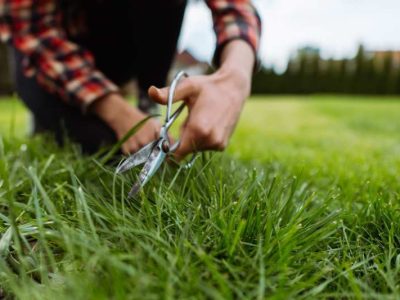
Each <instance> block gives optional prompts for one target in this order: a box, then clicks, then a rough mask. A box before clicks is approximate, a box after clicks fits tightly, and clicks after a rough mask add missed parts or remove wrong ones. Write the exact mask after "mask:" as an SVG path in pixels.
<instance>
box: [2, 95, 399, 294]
mask: <svg viewBox="0 0 400 300" xmlns="http://www.w3.org/2000/svg"><path fill="white" fill-rule="evenodd" d="M399 100H400V98H399V99H396V98H379V97H376V98H371V97H350V96H349V97H345V96H341V97H336V96H302V97H300V96H287V97H273V96H269V97H254V98H253V99H251V100H250V101H249V102H248V104H247V106H246V108H245V111H244V113H243V116H242V119H241V122H240V124H239V126H238V128H237V131H236V133H235V135H234V137H233V139H232V143H231V145H230V146H229V148H228V150H227V151H226V152H225V153H223V154H209V153H207V154H204V155H202V156H201V157H200V158H199V159H198V160H197V161H196V163H195V165H194V167H193V168H192V169H188V170H187V169H184V168H180V169H178V168H174V167H172V166H165V167H163V168H162V170H161V172H159V174H158V175H157V176H156V177H155V178H154V180H152V181H151V182H150V183H149V185H148V186H146V187H145V189H144V192H143V193H142V194H141V195H140V197H139V198H138V199H135V200H128V199H126V198H125V195H126V193H127V191H128V189H129V187H130V184H131V182H132V180H134V177H135V174H127V175H125V176H115V175H114V172H113V166H112V165H105V164H103V163H102V162H101V161H100V159H98V158H96V157H82V156H81V155H80V154H79V151H78V149H77V147H76V146H73V145H70V146H68V147H67V148H66V149H58V148H57V147H56V146H55V145H54V144H53V143H52V142H51V141H50V140H48V139H47V138H45V137H36V138H34V139H28V138H26V137H25V132H26V127H27V125H26V124H27V121H26V112H25V111H24V109H23V108H22V106H21V105H20V104H18V103H16V102H14V101H11V100H10V101H0V134H1V135H2V139H1V143H0V219H1V224H0V233H1V235H2V237H1V239H0V286H1V291H0V292H1V294H2V296H3V297H6V298H7V297H8V298H12V297H16V298H20V299H110V298H111V299H125V298H128V299H137V298H139V299H159V298H165V299H176V298H183V299H197V298H212V299H234V298H245V299H264V298H275V299H289V298H298V299H313V298H328V299H334V298H340V299H353V298H356V299H357V298H368V299H398V298H399V297H400V183H399V174H400V101H399ZM0 298H1V296H0Z"/></svg>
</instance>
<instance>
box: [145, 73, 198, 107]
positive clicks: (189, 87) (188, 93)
mask: <svg viewBox="0 0 400 300" xmlns="http://www.w3.org/2000/svg"><path fill="white" fill-rule="evenodd" d="M198 91H199V87H198V84H197V83H196V81H195V80H193V79H191V78H185V79H183V80H182V82H181V83H179V84H178V86H177V87H176V89H175V94H174V99H173V102H176V101H179V100H184V101H188V100H190V99H191V98H192V97H193V96H194V95H196V94H197V93H198ZM148 93H149V96H150V98H152V99H153V100H154V101H156V102H157V103H159V104H164V105H165V104H167V102H168V93H169V87H164V88H161V89H159V88H157V87H155V86H151V87H150V88H149V90H148Z"/></svg>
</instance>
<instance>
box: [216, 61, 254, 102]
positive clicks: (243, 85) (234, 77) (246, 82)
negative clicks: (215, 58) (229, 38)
mask: <svg viewBox="0 0 400 300" xmlns="http://www.w3.org/2000/svg"><path fill="white" fill-rule="evenodd" d="M216 75H217V76H218V78H220V79H221V81H222V82H225V83H226V84H228V85H229V86H230V89H231V90H232V91H235V93H236V94H237V95H241V96H242V98H247V97H248V96H249V95H250V90H251V79H252V76H251V74H248V72H246V71H245V70H243V69H241V68H239V67H237V66H234V65H229V64H224V65H222V66H221V68H219V69H218V70H217V72H216Z"/></svg>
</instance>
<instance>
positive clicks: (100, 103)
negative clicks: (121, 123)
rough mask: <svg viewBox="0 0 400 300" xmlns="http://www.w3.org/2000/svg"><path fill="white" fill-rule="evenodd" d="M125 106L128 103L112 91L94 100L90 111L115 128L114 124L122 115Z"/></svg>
mask: <svg viewBox="0 0 400 300" xmlns="http://www.w3.org/2000/svg"><path fill="white" fill-rule="evenodd" d="M126 106H129V104H128V103H127V102H126V101H125V100H124V99H123V98H122V97H121V96H120V95H119V94H116V93H112V94H108V95H106V96H104V97H102V98H99V99H98V100H96V101H95V102H94V103H93V104H92V105H91V107H90V111H91V112H92V113H94V114H95V115H97V116H98V117H99V118H100V119H102V120H103V121H104V122H106V123H107V124H108V125H110V126H111V127H112V128H113V129H115V124H117V123H118V119H120V118H121V117H122V116H123V114H124V111H126Z"/></svg>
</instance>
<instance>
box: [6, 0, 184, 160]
mask: <svg viewBox="0 0 400 300" xmlns="http://www.w3.org/2000/svg"><path fill="white" fill-rule="evenodd" d="M88 3H91V6H90V7H88V9H87V19H86V20H87V27H88V33H87V34H86V35H83V36H82V37H80V38H79V39H75V40H73V41H74V42H75V43H78V44H79V45H82V46H84V47H86V48H87V49H89V50H90V51H91V52H92V53H93V55H94V58H95V61H96V66H97V68H98V69H100V70H101V71H102V72H103V73H104V74H105V75H106V76H107V77H108V78H109V79H111V80H112V81H113V82H115V83H116V84H118V85H122V84H124V83H126V82H128V81H129V80H131V79H133V78H136V79H137V81H138V85H139V89H140V90H141V91H144V92H145V91H147V89H148V88H149V87H150V85H156V86H164V85H165V84H166V79H167V75H168V71H169V69H170V67H171V64H172V61H173V58H174V55H175V52H176V45H177V40H178V37H179V33H180V29H181V25H182V19H183V15H184V10H185V6H186V1H185V0H168V1H166V0H137V1H133V0H119V1H98V0H96V1H89V2H88ZM13 53H14V67H15V70H14V75H15V83H16V89H17V92H18V94H19V96H20V98H21V99H22V100H23V102H24V103H25V104H26V106H27V107H28V108H29V110H30V111H31V112H32V114H33V116H34V119H35V121H36V122H37V123H38V125H39V126H40V128H42V129H44V130H45V131H50V132H52V133H54V136H55V138H56V140H57V142H58V143H59V144H61V145H62V144H63V141H64V140H65V135H67V137H68V138H69V139H70V140H72V141H74V142H77V143H79V144H80V145H81V147H82V150H83V152H85V153H94V152H96V151H97V150H98V149H99V148H100V147H101V146H103V145H109V144H113V143H115V142H116V140H117V139H116V135H115V133H114V132H113V131H112V130H111V128H110V127H109V126H108V125H107V124H105V123H104V122H103V121H102V120H101V119H99V118H98V117H97V116H94V115H83V114H82V113H81V111H80V110H79V109H78V108H76V107H72V106H70V105H68V104H66V103H64V102H63V101H62V100H61V99H59V98H58V97H57V96H55V95H52V94H49V93H47V92H46V91H45V90H44V89H43V88H42V87H41V86H39V85H38V83H37V82H36V80H35V79H34V78H27V77H25V76H24V75H23V73H22V65H21V61H22V59H23V56H22V55H21V54H20V53H19V52H18V51H16V50H14V51H13Z"/></svg>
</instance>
